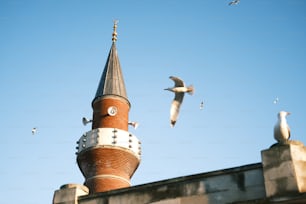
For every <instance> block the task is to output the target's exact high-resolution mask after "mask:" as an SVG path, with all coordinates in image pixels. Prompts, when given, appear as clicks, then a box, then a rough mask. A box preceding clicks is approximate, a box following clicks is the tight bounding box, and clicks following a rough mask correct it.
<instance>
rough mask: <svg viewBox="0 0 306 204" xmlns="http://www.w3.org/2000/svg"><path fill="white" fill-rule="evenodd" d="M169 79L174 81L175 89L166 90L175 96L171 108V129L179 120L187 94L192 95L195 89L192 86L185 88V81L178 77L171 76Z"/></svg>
mask: <svg viewBox="0 0 306 204" xmlns="http://www.w3.org/2000/svg"><path fill="white" fill-rule="evenodd" d="M169 78H170V79H172V80H173V81H174V87H170V88H166V89H164V90H168V91H171V92H174V94H175V96H174V99H173V101H172V104H171V108H170V125H171V127H174V125H175V123H176V121H177V119H178V115H179V112H180V107H181V104H182V102H183V99H184V95H185V93H188V94H190V95H192V94H193V92H194V88H193V86H192V85H190V86H188V87H187V86H185V83H184V81H183V80H181V79H180V78H178V77H174V76H170V77H169Z"/></svg>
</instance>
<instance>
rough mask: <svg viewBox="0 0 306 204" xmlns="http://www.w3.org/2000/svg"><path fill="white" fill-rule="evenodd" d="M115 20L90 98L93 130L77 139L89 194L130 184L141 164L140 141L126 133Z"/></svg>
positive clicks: (125, 104) (126, 107) (125, 101)
mask: <svg viewBox="0 0 306 204" xmlns="http://www.w3.org/2000/svg"><path fill="white" fill-rule="evenodd" d="M116 29H117V21H115V22H114V31H113V34H112V47H111V49H110V52H109V55H108V58H107V61H106V64H105V67H104V71H103V74H102V76H101V79H100V83H99V86H98V89H97V92H96V95H95V97H94V99H93V101H92V108H93V119H92V130H91V131H89V132H86V133H85V134H83V135H82V136H81V138H80V139H79V141H77V144H78V146H77V150H78V151H77V153H76V154H77V163H78V166H79V168H80V170H81V172H82V174H83V175H84V177H85V185H86V186H87V187H88V188H89V191H90V194H92V193H95V192H104V191H109V190H114V189H119V188H124V187H129V186H131V184H130V179H131V177H132V176H133V174H134V172H135V171H136V169H137V167H138V165H139V163H140V154H141V148H140V141H139V140H138V139H137V137H136V136H135V135H133V134H131V133H129V132H128V123H129V118H128V116H129V110H130V107H131V105H130V102H129V100H128V98H127V94H126V90H125V84H124V80H123V75H122V71H121V67H120V63H119V58H118V54H117V49H116V41H117V32H116Z"/></svg>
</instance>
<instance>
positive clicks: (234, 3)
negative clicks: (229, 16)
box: [228, 0, 240, 6]
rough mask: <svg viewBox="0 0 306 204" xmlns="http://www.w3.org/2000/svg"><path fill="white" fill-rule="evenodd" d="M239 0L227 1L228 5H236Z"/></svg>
mask: <svg viewBox="0 0 306 204" xmlns="http://www.w3.org/2000/svg"><path fill="white" fill-rule="evenodd" d="M239 2H240V0H233V1H231V2H229V3H228V5H230V6H231V5H237V4H239Z"/></svg>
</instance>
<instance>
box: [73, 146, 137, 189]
mask: <svg viewBox="0 0 306 204" xmlns="http://www.w3.org/2000/svg"><path fill="white" fill-rule="evenodd" d="M77 163H78V165H79V168H80V169H81V171H82V173H83V175H84V177H85V185H86V186H87V187H88V188H89V193H90V194H92V193H96V192H104V191H109V190H115V189H119V188H125V187H129V186H130V185H131V184H130V179H131V177H132V175H133V174H134V172H135V171H136V169H137V167H138V165H139V163H140V159H139V158H138V157H136V156H135V155H134V154H133V153H132V152H131V151H129V150H126V149H124V148H120V147H114V146H108V147H94V148H90V149H86V150H85V151H82V152H80V153H79V154H78V157H77Z"/></svg>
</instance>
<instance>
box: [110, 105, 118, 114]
mask: <svg viewBox="0 0 306 204" xmlns="http://www.w3.org/2000/svg"><path fill="white" fill-rule="evenodd" d="M117 111H118V110H117V107H116V106H111V107H109V108H108V109H107V113H108V115H110V116H115V115H116V114H117Z"/></svg>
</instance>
